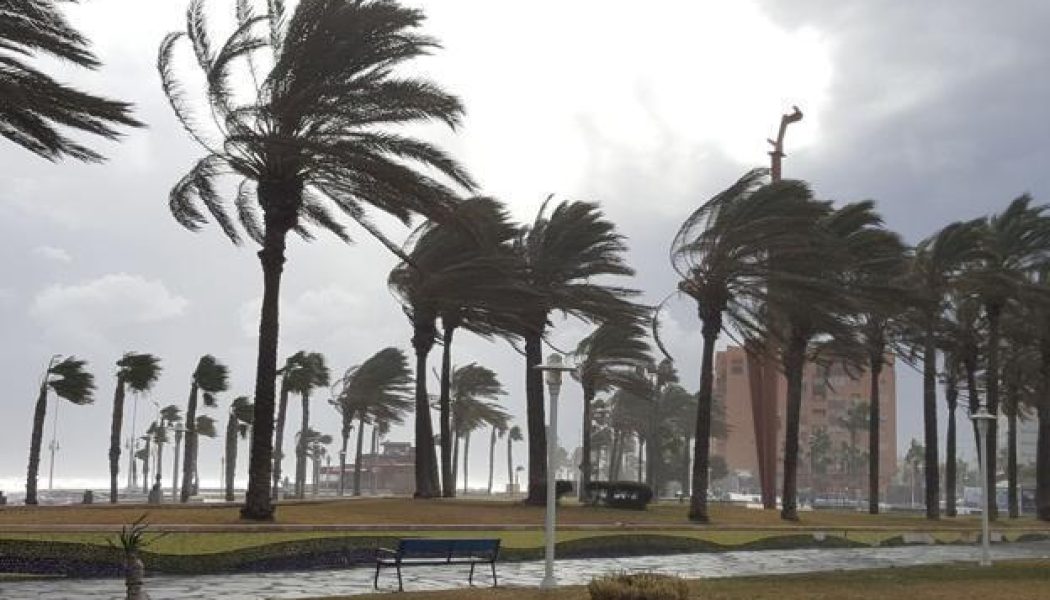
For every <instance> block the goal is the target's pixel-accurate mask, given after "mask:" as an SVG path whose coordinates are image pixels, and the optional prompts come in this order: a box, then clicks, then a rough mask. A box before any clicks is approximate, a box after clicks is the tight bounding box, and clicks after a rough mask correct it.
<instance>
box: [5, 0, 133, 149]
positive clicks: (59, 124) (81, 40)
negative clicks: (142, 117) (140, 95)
mask: <svg viewBox="0 0 1050 600" xmlns="http://www.w3.org/2000/svg"><path fill="white" fill-rule="evenodd" d="M61 1H62V0H5V1H3V2H0V135H2V136H3V137H5V138H7V139H8V140H10V141H12V142H14V143H15V144H18V145H19V146H22V147H23V148H25V149H26V150H29V151H30V152H32V153H34V154H36V155H38V156H41V157H43V158H46V159H48V160H51V161H55V160H58V159H61V158H64V157H71V158H75V159H77V160H82V161H87V162H101V161H102V160H103V157H102V155H101V154H99V153H97V152H95V151H94V150H92V149H90V148H88V147H87V146H84V145H82V144H80V143H79V142H77V141H75V140H74V139H72V138H69V137H67V136H66V135H64V134H63V133H62V132H61V129H62V128H71V129H75V130H79V131H82V132H86V133H90V134H93V135H97V136H100V137H103V138H106V139H116V138H117V137H119V136H120V133H119V131H118V130H117V128H116V126H117V125H124V126H128V127H140V126H141V125H142V124H141V123H140V122H138V121H136V120H135V119H134V118H133V117H132V116H131V105H130V104H128V103H126V102H120V101H116V100H109V99H106V98H103V97H101V96H95V95H92V94H88V93H85V92H82V91H80V90H77V89H75V88H73V87H71V86H68V85H65V84H62V83H59V82H57V81H55V80H54V79H53V78H51V77H50V76H49V75H47V74H45V73H43V72H41V71H39V70H37V69H35V68H33V67H32V66H30V65H29V64H28V63H27V62H25V59H27V58H30V57H34V56H36V55H38V54H47V55H51V56H53V57H55V58H58V59H61V60H64V61H68V62H71V63H73V64H75V65H77V66H79V67H83V68H86V69H92V70H93V69H97V68H98V67H99V66H101V63H100V62H99V61H98V59H97V58H96V57H95V55H94V54H93V53H92V52H91V50H90V49H89V46H90V42H89V41H88V40H87V38H85V37H84V36H83V35H82V34H80V33H79V32H78V31H77V30H76V29H74V28H73V27H72V25H70V24H69V22H68V21H67V20H66V18H65V17H64V16H63V15H62V12H61V11H60V10H59V8H58V2H61Z"/></svg>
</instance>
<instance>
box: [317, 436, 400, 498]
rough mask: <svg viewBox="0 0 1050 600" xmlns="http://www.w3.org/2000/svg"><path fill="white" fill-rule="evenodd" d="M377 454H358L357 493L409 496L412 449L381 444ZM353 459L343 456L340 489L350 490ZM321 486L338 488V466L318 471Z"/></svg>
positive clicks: (393, 444)
mask: <svg viewBox="0 0 1050 600" xmlns="http://www.w3.org/2000/svg"><path fill="white" fill-rule="evenodd" d="M381 445H382V447H383V451H382V452H380V453H378V454H372V453H369V454H362V455H361V493H363V494H395V495H410V494H412V493H413V492H414V491H415V489H416V479H415V472H416V471H415V469H416V449H415V448H413V447H412V444H411V443H410V442H383V443H382V444H381ZM353 459H354V456H353V455H352V454H351V455H349V456H347V465H346V472H345V474H344V478H345V479H344V484H343V485H344V486H345V490H346V492H347V493H349V492H350V490H352V489H353V482H354V464H353V463H352V462H350V461H352V460H353ZM321 486H322V487H323V488H325V489H338V488H339V465H333V466H329V467H322V468H321Z"/></svg>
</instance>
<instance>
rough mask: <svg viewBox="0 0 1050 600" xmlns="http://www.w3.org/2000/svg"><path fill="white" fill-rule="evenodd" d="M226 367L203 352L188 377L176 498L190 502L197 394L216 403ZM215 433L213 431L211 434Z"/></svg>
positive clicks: (209, 404)
mask: <svg viewBox="0 0 1050 600" xmlns="http://www.w3.org/2000/svg"><path fill="white" fill-rule="evenodd" d="M228 379H229V369H227V368H226V365H224V364H222V363H220V362H219V361H218V360H216V358H215V357H214V356H212V355H210V354H205V355H204V356H202V357H201V358H200V360H199V361H198V362H197V368H196V369H194V370H193V377H192V379H191V380H190V398H189V401H188V402H187V403H186V450H185V455H184V456H183V460H182V489H180V490H179V501H180V502H183V503H185V502H189V500H190V495H191V492H192V491H193V480H194V474H195V473H196V471H197V435H198V433H199V432H198V431H197V424H198V419H197V397H198V395H200V396H201V398H202V400H203V402H204V406H207V407H209V408H214V407H215V406H218V401H217V400H216V398H215V394H218V393H220V392H225V391H226V390H227V389H228V387H229V384H228ZM213 435H214V434H213Z"/></svg>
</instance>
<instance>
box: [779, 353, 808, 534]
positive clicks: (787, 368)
mask: <svg viewBox="0 0 1050 600" xmlns="http://www.w3.org/2000/svg"><path fill="white" fill-rule="evenodd" d="M805 353H806V339H805V337H803V336H801V335H798V334H795V335H793V336H792V338H791V340H790V341H789V342H788V347H787V349H786V350H785V352H784V374H785V376H786V379H787V419H786V421H787V422H786V423H785V427H784V491H783V494H782V496H781V508H780V518H782V519H784V520H788V521H797V520H798V444H799V439H798V438H799V418H800V415H801V413H802V371H803V369H804V368H805V360H806V359H805Z"/></svg>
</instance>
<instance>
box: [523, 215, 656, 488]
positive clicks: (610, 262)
mask: <svg viewBox="0 0 1050 600" xmlns="http://www.w3.org/2000/svg"><path fill="white" fill-rule="evenodd" d="M549 202H550V198H548V199H547V201H546V202H544V203H543V205H542V206H541V207H540V210H539V211H538V212H537V214H536V218H535V220H534V221H533V222H532V223H531V224H530V225H528V226H525V227H523V228H522V230H521V233H520V235H519V237H518V239H517V240H516V241H515V250H516V252H517V253H518V255H519V256H520V257H521V260H522V262H523V263H524V272H523V283H524V284H525V285H526V286H527V287H528V288H530V289H531V290H533V291H535V292H536V293H537V294H539V298H537V299H536V300H534V301H533V302H531V303H530V306H528V310H527V311H526V312H525V313H524V314H523V315H522V317H521V318H522V320H523V325H522V326H521V329H520V330H518V333H519V334H520V335H521V336H522V337H523V338H525V405H526V416H527V426H528V442H529V467H528V468H529V493H528V497H527V498H526V502H528V503H530V504H542V503H543V502H544V501H545V500H544V498H543V497H542V494H541V493H540V491H541V489H542V487H541V486H542V485H543V484H544V481H546V477H547V475H546V472H547V471H546V469H547V444H546V440H547V435H546V430H545V427H546V426H545V417H544V407H543V375H542V373H541V372H540V371H539V370H538V369H536V368H535V367H536V366H537V365H539V364H540V363H541V362H542V361H543V338H544V335H545V334H546V331H547V325H548V322H549V318H550V316H551V314H552V313H554V312H562V313H564V314H566V315H569V316H572V317H577V318H580V319H583V320H585V321H590V322H596V323H600V322H629V321H632V320H636V319H639V318H641V317H642V316H643V315H644V314H645V313H646V312H647V311H648V309H647V308H644V307H642V306H639V305H637V304H634V303H632V302H630V301H629V298H631V297H633V296H634V295H636V293H637V292H635V291H634V290H630V289H627V288H623V287H617V286H614V285H610V284H606V283H598V281H597V280H599V279H600V280H602V281H604V280H605V279H604V278H605V276H609V275H621V276H630V275H633V274H634V270H633V269H632V268H630V267H629V266H628V265H627V262H626V251H627V246H626V244H625V241H624V237H623V236H622V235H621V234H619V233H617V231H616V227H615V225H613V223H612V222H611V221H609V220H607V219H606V218H605V216H604V215H603V214H602V211H601V209H599V208H598V205H597V204H592V203H589V202H561V203H559V204H558V205H557V206H555V207H554V209H553V210H551V211H550V212H549V213H548V210H547V206H548V203H549Z"/></svg>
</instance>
